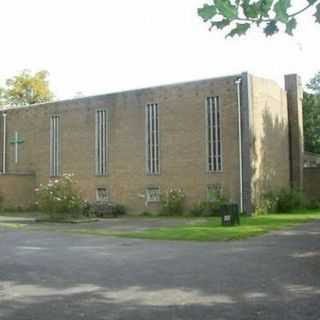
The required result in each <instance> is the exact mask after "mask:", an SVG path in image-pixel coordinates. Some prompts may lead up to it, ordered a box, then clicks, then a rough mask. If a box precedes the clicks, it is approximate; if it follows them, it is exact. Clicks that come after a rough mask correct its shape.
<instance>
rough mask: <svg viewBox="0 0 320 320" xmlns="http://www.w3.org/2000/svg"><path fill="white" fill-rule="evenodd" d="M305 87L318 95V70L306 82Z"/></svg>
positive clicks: (319, 90)
mask: <svg viewBox="0 0 320 320" xmlns="http://www.w3.org/2000/svg"><path fill="white" fill-rule="evenodd" d="M307 88H308V89H309V90H311V91H312V92H313V93H314V94H317V95H320V71H319V72H318V73H317V74H316V75H315V76H314V77H313V78H312V79H311V80H310V81H309V82H308V83H307Z"/></svg>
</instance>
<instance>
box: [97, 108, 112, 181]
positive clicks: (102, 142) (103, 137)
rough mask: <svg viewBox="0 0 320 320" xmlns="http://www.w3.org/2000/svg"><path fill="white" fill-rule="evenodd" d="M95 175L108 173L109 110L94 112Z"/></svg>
mask: <svg viewBox="0 0 320 320" xmlns="http://www.w3.org/2000/svg"><path fill="white" fill-rule="evenodd" d="M95 145H96V147H95V158H96V176H107V175H108V163H109V110H108V109H97V110H96V112H95Z"/></svg>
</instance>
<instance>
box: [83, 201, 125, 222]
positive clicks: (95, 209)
mask: <svg viewBox="0 0 320 320" xmlns="http://www.w3.org/2000/svg"><path fill="white" fill-rule="evenodd" d="M83 212H84V215H85V216H87V217H96V218H110V217H118V216H122V215H125V214H127V209H126V207H125V206H124V205H121V204H113V203H111V202H103V201H94V202H87V203H86V205H85V207H84V210H83Z"/></svg>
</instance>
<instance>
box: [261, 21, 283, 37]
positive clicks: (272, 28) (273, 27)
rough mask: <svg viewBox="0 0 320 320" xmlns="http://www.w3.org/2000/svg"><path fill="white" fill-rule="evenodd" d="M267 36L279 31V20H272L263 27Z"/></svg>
mask: <svg viewBox="0 0 320 320" xmlns="http://www.w3.org/2000/svg"><path fill="white" fill-rule="evenodd" d="M263 31H264V33H265V35H266V36H272V35H274V34H275V33H277V32H278V31H279V28H278V26H277V22H276V21H274V20H272V21H270V22H268V24H267V26H266V27H265V28H264V29H263Z"/></svg>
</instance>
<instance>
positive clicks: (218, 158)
mask: <svg viewBox="0 0 320 320" xmlns="http://www.w3.org/2000/svg"><path fill="white" fill-rule="evenodd" d="M206 102H207V103H206V119H207V150H208V171H209V172H217V171H222V141H221V112H220V102H219V97H208V98H207V101H206Z"/></svg>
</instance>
